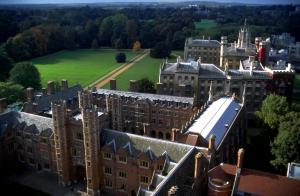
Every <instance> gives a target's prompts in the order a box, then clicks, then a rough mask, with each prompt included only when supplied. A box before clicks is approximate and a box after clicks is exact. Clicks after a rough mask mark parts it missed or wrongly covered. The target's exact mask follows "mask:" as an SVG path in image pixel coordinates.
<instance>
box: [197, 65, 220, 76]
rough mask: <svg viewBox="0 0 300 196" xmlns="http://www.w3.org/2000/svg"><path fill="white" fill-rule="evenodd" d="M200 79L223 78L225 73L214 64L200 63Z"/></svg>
mask: <svg viewBox="0 0 300 196" xmlns="http://www.w3.org/2000/svg"><path fill="white" fill-rule="evenodd" d="M199 76H200V77H203V76H204V77H209V76H219V77H220V76H221V77H225V72H224V71H223V70H221V69H220V68H219V67H217V66H216V65H214V64H208V63H201V64H200V69H199Z"/></svg>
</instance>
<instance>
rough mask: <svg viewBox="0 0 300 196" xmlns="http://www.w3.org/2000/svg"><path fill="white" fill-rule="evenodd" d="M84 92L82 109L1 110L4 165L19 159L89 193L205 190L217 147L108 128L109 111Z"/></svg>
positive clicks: (56, 105) (63, 106)
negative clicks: (48, 113) (46, 111)
mask: <svg viewBox="0 0 300 196" xmlns="http://www.w3.org/2000/svg"><path fill="white" fill-rule="evenodd" d="M79 96H80V97H79V106H80V110H81V112H79V113H78V112H76V111H71V110H69V109H67V105H66V102H65V101H54V102H52V118H48V117H43V116H38V115H35V114H28V113H24V112H4V113H3V114H0V123H1V127H0V133H1V140H0V144H1V146H5V147H4V148H1V151H0V153H1V154H0V157H1V159H3V160H1V164H3V163H11V162H10V161H14V160H18V161H19V162H21V163H24V164H25V165H27V166H29V167H32V168H33V169H36V170H44V171H46V172H50V173H55V174H56V175H57V177H58V183H59V184H60V185H62V186H69V185H72V184H76V183H77V182H78V181H84V182H85V183H86V187H87V190H86V191H87V194H88V195H99V194H104V195H105V194H114V195H136V194H137V195H152V194H158V195H166V194H167V193H168V191H169V189H170V188H171V187H172V186H174V185H177V186H178V187H179V188H180V190H181V191H183V192H185V193H188V194H197V195H198V194H201V193H205V191H206V188H205V187H206V184H205V182H207V176H206V173H203V171H208V169H209V168H212V167H213V165H212V162H211V161H210V159H211V158H212V157H214V155H213V153H214V151H213V150H212V149H208V148H203V147H202V148H201V147H195V146H191V145H186V144H180V143H175V142H170V141H165V140H160V139H156V138H151V137H147V136H139V135H135V134H129V133H123V132H120V131H114V130H110V129H107V127H108V122H109V121H108V120H107V118H108V116H107V115H106V114H105V113H103V112H101V110H100V109H99V108H97V107H95V105H94V104H93V96H92V94H91V93H88V92H81V93H79ZM166 107H167V106H166ZM209 142H213V140H210V141H209ZM210 146H214V145H213V144H211V145H210ZM1 166H3V167H5V165H1Z"/></svg>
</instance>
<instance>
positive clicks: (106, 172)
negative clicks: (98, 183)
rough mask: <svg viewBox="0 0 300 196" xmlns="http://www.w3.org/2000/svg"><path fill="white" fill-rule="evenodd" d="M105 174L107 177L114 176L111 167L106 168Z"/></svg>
mask: <svg viewBox="0 0 300 196" xmlns="http://www.w3.org/2000/svg"><path fill="white" fill-rule="evenodd" d="M104 173H105V174H107V175H111V174H112V171H111V168H110V167H105V168H104Z"/></svg>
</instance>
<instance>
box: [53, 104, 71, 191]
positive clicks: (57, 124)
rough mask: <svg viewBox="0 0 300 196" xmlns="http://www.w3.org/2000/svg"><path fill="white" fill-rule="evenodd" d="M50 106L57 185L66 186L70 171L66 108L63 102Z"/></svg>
mask: <svg viewBox="0 0 300 196" xmlns="http://www.w3.org/2000/svg"><path fill="white" fill-rule="evenodd" d="M51 105H52V119H53V127H54V128H53V131H54V143H55V154H56V163H57V173H58V183H59V184H61V185H63V186H66V185H70V184H71V170H72V163H71V154H70V135H69V134H68V131H67V118H68V117H67V106H66V102H65V101H56V102H52V104H51Z"/></svg>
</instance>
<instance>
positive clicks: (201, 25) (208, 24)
mask: <svg viewBox="0 0 300 196" xmlns="http://www.w3.org/2000/svg"><path fill="white" fill-rule="evenodd" d="M216 26H217V23H216V21H215V20H209V19H202V20H201V21H200V22H195V28H196V29H197V30H205V29H210V28H214V27H216Z"/></svg>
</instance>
